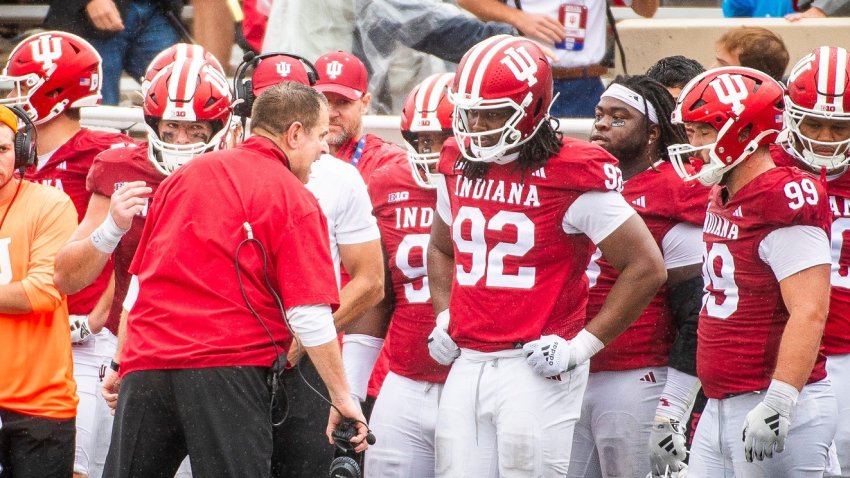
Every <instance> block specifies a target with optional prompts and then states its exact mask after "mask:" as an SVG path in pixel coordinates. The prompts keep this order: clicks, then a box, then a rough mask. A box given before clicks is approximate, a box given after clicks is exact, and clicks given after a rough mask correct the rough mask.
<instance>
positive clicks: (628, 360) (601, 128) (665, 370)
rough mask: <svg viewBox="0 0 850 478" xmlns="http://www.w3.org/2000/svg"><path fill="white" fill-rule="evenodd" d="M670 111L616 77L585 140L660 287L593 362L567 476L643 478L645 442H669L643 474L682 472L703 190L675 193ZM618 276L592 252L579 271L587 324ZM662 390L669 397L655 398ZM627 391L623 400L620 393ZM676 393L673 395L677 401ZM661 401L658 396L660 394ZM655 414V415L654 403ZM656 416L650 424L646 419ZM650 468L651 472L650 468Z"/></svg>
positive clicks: (654, 91)
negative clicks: (614, 181) (585, 290)
mask: <svg viewBox="0 0 850 478" xmlns="http://www.w3.org/2000/svg"><path fill="white" fill-rule="evenodd" d="M674 106H675V102H674V100H673V98H672V97H671V96H670V94H669V93H668V91H667V89H665V87H664V86H663V85H662V84H660V83H658V82H657V81H655V80H653V79H651V78H649V77H648V76H643V75H638V76H631V77H617V78H616V79H615V80H614V82H613V83H612V84H611V85H610V86H609V87H608V88H607V89H606V90H605V92H604V93H603V94H602V97H601V98H600V100H599V103H598V104H597V105H596V120H595V121H594V125H593V130H592V131H591V135H590V141H591V142H592V143H594V144H597V145H599V146H601V147H602V148H604V149H605V150H606V151H608V152H609V153H611V154H612V155H613V156H614V157H615V158H617V159H618V160H619V161H620V169H621V170H622V172H623V193H622V194H623V197H624V198H625V199H626V201H628V202H629V203H630V204H631V206H632V207H633V208H634V209H635V211H637V213H638V214H639V215H640V216H641V218H643V220H644V222H646V225H647V227H648V228H649V231H650V232H651V233H652V236H653V238H654V239H655V242H656V244H657V245H658V247H659V248H660V249H661V252H662V254H663V256H664V264H665V266H666V267H667V283H666V285H665V286H662V287H661V289H660V290H659V291H658V293H657V294H656V295H655V297H654V298H653V299H652V301H651V302H650V303H649V306H647V308H646V309H644V311H643V313H642V314H641V315H640V317H638V319H637V320H636V321H635V323H633V324H632V325H631V327H629V328H628V329H627V330H626V331H625V332H623V334H622V335H620V336H619V337H617V338H616V339H615V340H614V341H613V342H611V343H610V344H608V346H606V347H605V348H604V349H602V350H601V351H599V353H597V354H596V355H594V356H593V359H591V361H590V378H589V379H588V383H587V390H585V393H584V403H583V404H582V413H581V418H580V419H579V422H578V424H577V425H576V431H575V435H573V454H572V459H571V462H570V472H569V476H571V477H588V478H590V477H594V476H598V477H603V476H605V477H614V476H630V477H634V478H643V477H644V476H646V470H647V468H648V466H649V465H650V453H648V451H650V452H652V451H655V448H654V447H653V448H652V449H650V450H648V449H647V446H646V445H647V443H648V442H649V440H650V431H651V430H653V431H654V430H656V429H658V430H659V431H661V433H660V436H658V437H654V440H653V441H658V442H661V441H664V443H665V444H667V443H674V444H675V445H676V446H675V447H674V448H673V449H672V450H671V451H670V453H668V452H667V449H666V448H665V447H658V448H657V450H658V452H660V453H663V455H664V456H665V457H671V459H670V460H666V462H665V460H652V465H654V466H653V471H654V472H656V473H657V474H659V475H663V474H664V471H665V469H666V468H670V469H672V470H673V471H680V470H681V469H683V468H684V463H683V460H685V446H684V442H685V438H684V435H683V434H682V432H681V429H680V427H679V423H680V422H681V421H683V419H684V417H685V414H686V413H687V410H688V408H689V405H690V402H691V401H692V395H693V394H695V393H696V390H697V389H698V388H699V381H698V379H697V378H696V360H695V359H696V357H695V354H696V347H695V346H696V322H697V318H698V316H699V310H700V305H701V301H702V287H703V283H702V276H701V273H700V271H701V269H702V249H703V248H702V223H703V221H704V220H705V207H706V205H707V204H708V188H706V187H704V186H702V185H698V184H687V185H686V184H683V183H682V180H681V179H679V176H678V175H677V174H676V171H675V170H674V169H673V166H672V165H671V164H670V162H669V157H668V155H667V146H669V145H671V144H677V143H682V142H684V141H687V137H686V136H685V130H684V128H683V127H682V126H681V125H673V124H671V123H670V113H671V112H672V111H673V107H674ZM617 276H618V272H617V270H616V269H614V268H613V267H612V266H611V264H610V263H609V262H608V261H607V260H605V259H604V258H602V257H600V254H599V253H598V252H597V253H595V254H594V256H593V260H592V261H591V263H590V266H589V267H588V278H589V281H590V296H589V299H588V306H587V317H588V318H589V319H592V318H593V317H595V316H596V314H597V313H598V312H599V310H600V309H601V307H602V304H603V303H604V301H605V297H606V296H607V295H608V294H609V293H610V291H611V288H612V286H613V285H614V283H615V281H616V279H617ZM665 388H669V390H666V391H665ZM624 390H628V391H629V393H630V399H629V400H623V397H622V392H623V391H624ZM680 391H681V393H677V392H680ZM662 392H664V393H662ZM662 396H663V397H664V400H661V403H662V404H663V406H660V407H658V404H659V399H661V398H662ZM656 408H658V414H659V418H658V419H657V420H655V421H656V422H657V424H658V426H655V425H656V424H655V423H654V421H653V419H654V417H655V415H656ZM656 462H657V463H656Z"/></svg>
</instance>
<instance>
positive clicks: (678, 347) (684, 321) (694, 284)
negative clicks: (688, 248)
mask: <svg viewBox="0 0 850 478" xmlns="http://www.w3.org/2000/svg"><path fill="white" fill-rule="evenodd" d="M702 295H703V280H702V277H694V278H693V279H688V280H686V281H684V282H681V283H679V284H677V285H676V286H675V287H671V288H670V293H669V297H668V300H669V302H670V309H671V310H672V311H673V318H674V319H675V320H676V327H677V328H678V329H679V333H678V334H677V335H676V340H675V341H673V349H672V350H670V364H669V365H670V367H673V368H675V369H676V370H679V371H681V372H684V373H687V374H689V375H693V376H696V374H697V357H696V354H697V323H698V322H699V313H700V310H702Z"/></svg>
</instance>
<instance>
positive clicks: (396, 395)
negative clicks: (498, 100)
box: [366, 73, 454, 478]
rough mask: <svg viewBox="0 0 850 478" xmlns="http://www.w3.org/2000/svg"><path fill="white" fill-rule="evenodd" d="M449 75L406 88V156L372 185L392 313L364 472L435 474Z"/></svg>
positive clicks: (376, 176) (375, 177)
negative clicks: (430, 341) (440, 227)
mask: <svg viewBox="0 0 850 478" xmlns="http://www.w3.org/2000/svg"><path fill="white" fill-rule="evenodd" d="M453 78H454V75H453V74H451V73H442V74H437V75H432V76H429V77H428V78H426V79H425V80H423V81H422V83H420V84H419V85H417V86H416V87H415V88H414V89H413V90H412V91H411V92H410V94H409V95H408V96H407V99H406V100H405V102H404V109H403V110H402V112H401V134H402V136H403V137H404V140H405V143H406V145H407V160H406V161H394V162H391V163H389V164H387V165H385V166H383V167H381V168H380V169H378V170H377V171H376V172H375V173H374V174H373V176H372V179H371V181H370V182H369V195H370V196H371V198H372V205H373V206H374V214H375V216H376V217H377V218H378V226H379V227H380V229H381V239H382V241H383V245H384V251H385V253H386V256H387V263H388V270H387V277H386V281H387V282H390V283H391V287H392V292H390V293H388V294H387V296H388V297H387V298H385V300H384V302H385V303H386V304H387V305H388V306H387V307H384V308H382V309H381V310H384V311H386V312H387V314H386V315H390V314H391V316H392V317H391V319H390V326H389V331H388V333H387V341H386V342H385V343H384V349H383V351H382V356H386V358H387V360H388V372H386V377H385V378H384V377H383V376H382V377H381V379H383V384H382V385H380V386H379V387H378V388H380V390H381V392H380V393H379V394H378V395H377V396H378V398H377V401H376V402H375V407H374V408H373V410H372V417H371V426H372V430H373V431H374V432H375V434H376V435H377V436H380V437H381V439H380V440H379V441H378V442H376V443H375V445H373V446H371V447H369V450H368V451H367V452H366V476H367V477H376V478H378V477H392V476H398V477H405V476H417V477H423V478H427V477H433V476H434V431H435V428H436V424H437V406H438V404H439V398H440V393H441V392H442V388H443V383H444V382H445V381H446V376H447V375H448V368H447V367H445V366H442V365H439V364H437V363H435V362H434V361H433V360H431V359H430V357H428V348H427V343H426V339H427V337H428V334H429V333H431V330H432V329H433V328H434V315H433V314H434V312H433V309H432V307H431V294H430V292H429V290H428V276H427V270H426V262H427V250H428V238H429V232H430V231H431V224H432V223H433V221H434V208H435V206H436V203H437V191H436V187H437V182H438V181H439V179H440V178H439V175H438V174H436V168H437V161H438V160H439V157H440V150H441V149H442V146H443V143H444V142H445V140H446V139H448V138H449V137H450V136H451V135H452V132H451V131H452V119H451V118H452V105H451V103H450V102H449V100H448V97H447V95H446V90H447V88H448V86H449V85H450V84H451V82H452V80H453Z"/></svg>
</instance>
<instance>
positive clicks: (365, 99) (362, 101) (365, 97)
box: [359, 93, 372, 115]
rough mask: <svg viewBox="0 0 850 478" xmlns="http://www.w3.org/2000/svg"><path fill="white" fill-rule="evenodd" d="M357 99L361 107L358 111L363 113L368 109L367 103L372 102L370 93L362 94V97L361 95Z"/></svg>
mask: <svg viewBox="0 0 850 478" xmlns="http://www.w3.org/2000/svg"><path fill="white" fill-rule="evenodd" d="M359 101H360V107H361V110H360V112H361V114H364V115H365V114H366V112H367V111H368V110H369V104H370V103H371V102H372V93H366V94H364V95H363V97H361V98H360V100H359Z"/></svg>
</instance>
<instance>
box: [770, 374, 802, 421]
mask: <svg viewBox="0 0 850 478" xmlns="http://www.w3.org/2000/svg"><path fill="white" fill-rule="evenodd" d="M799 396H800V392H799V390H797V389H796V388H795V387H794V386H793V385H789V384H787V383H785V382H782V381H780V380H776V379H773V380H771V381H770V387H769V388H768V389H767V393H766V394H764V400H762V401H763V402H764V404H765V405H767V406H769V407H770V408H772V409H774V410H776V411H777V412H779V415H781V416H783V417H785V418H788V416H789V415H791V409H792V408H794V406H795V405H796V404H797V397H799Z"/></svg>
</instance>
